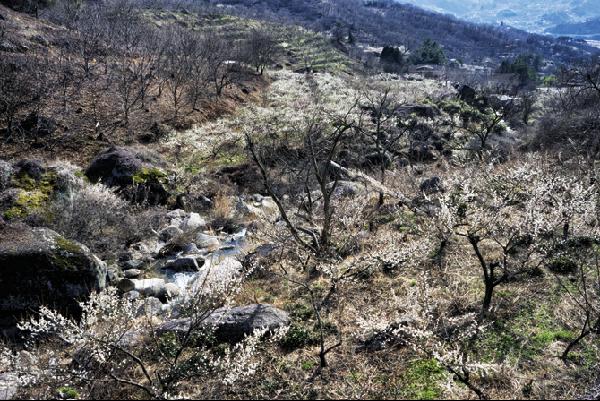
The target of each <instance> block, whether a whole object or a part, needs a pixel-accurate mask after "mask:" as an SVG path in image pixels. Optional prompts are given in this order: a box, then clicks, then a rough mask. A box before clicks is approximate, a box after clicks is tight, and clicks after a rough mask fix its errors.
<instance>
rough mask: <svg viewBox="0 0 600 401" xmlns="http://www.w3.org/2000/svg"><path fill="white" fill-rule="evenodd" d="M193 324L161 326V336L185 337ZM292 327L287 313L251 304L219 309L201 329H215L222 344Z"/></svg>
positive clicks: (186, 320)
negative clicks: (265, 330)
mask: <svg viewBox="0 0 600 401" xmlns="http://www.w3.org/2000/svg"><path fill="white" fill-rule="evenodd" d="M191 324H192V320H191V319H190V318H182V319H174V320H170V321H167V322H165V323H163V324H162V325H160V326H159V327H158V329H157V332H158V333H159V334H164V333H174V334H176V335H183V334H186V333H187V332H188V331H189V329H190V326H191ZM289 324H290V318H289V316H288V314H287V312H285V311H283V310H281V309H278V308H276V307H274V306H273V305H268V304H251V305H245V306H238V307H235V308H231V309H229V308H220V309H217V310H216V311H214V312H213V313H212V314H211V315H210V316H208V318H206V319H205V320H204V321H203V322H202V323H201V326H204V327H206V328H212V329H213V330H214V335H215V337H216V338H217V340H218V341H222V342H229V343H237V342H240V341H241V340H243V339H244V337H245V336H248V335H251V334H252V333H254V331H255V330H259V329H263V328H264V329H267V330H268V332H273V331H275V330H277V329H279V328H282V327H285V326H288V325H289Z"/></svg>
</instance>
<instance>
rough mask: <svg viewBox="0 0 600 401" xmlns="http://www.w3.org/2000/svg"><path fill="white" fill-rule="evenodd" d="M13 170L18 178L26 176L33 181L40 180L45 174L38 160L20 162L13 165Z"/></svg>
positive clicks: (44, 169)
mask: <svg viewBox="0 0 600 401" xmlns="http://www.w3.org/2000/svg"><path fill="white" fill-rule="evenodd" d="M15 170H16V172H17V175H18V176H22V175H28V176H29V177H31V178H33V179H35V180H40V179H41V178H42V175H44V173H45V172H46V168H45V167H44V166H43V165H42V163H41V162H40V161H39V160H21V161H19V162H18V163H17V164H15Z"/></svg>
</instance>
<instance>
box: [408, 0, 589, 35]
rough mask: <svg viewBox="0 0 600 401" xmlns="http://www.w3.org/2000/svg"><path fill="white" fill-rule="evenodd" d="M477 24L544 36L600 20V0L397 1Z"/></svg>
mask: <svg viewBox="0 0 600 401" xmlns="http://www.w3.org/2000/svg"><path fill="white" fill-rule="evenodd" d="M397 1H398V2H399V3H409V4H413V5H416V6H419V7H423V8H426V9H429V10H434V11H437V12H442V13H449V14H452V15H455V16H457V17H460V18H464V19H467V20H469V21H474V22H484V23H491V24H500V23H501V22H503V23H505V24H508V25H510V26H513V27H516V28H519V29H524V30H527V31H530V32H538V33H541V32H544V31H545V30H547V29H549V28H552V27H553V26H556V25H560V24H570V23H581V22H585V21H587V20H590V19H594V18H597V17H600V1H598V0H529V1H523V0H397Z"/></svg>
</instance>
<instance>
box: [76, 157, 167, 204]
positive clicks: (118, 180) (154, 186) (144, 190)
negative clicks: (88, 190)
mask: <svg viewBox="0 0 600 401" xmlns="http://www.w3.org/2000/svg"><path fill="white" fill-rule="evenodd" d="M85 175H86V176H87V177H88V178H89V179H90V181H92V182H94V183H96V182H101V183H103V184H105V185H107V186H110V187H113V186H118V187H120V188H121V193H122V194H123V195H124V196H125V197H126V198H128V199H130V200H133V201H135V202H137V203H145V202H147V203H149V204H150V205H164V204H166V202H167V200H168V198H169V193H168V192H167V190H166V189H165V187H164V185H163V184H164V182H162V181H164V178H165V176H166V175H165V174H164V172H162V171H161V170H160V169H157V168H154V167H152V166H147V165H146V166H145V165H144V163H143V161H142V160H141V158H140V157H139V156H138V155H136V154H134V153H133V152H131V151H130V150H128V149H125V148H120V147H116V146H113V147H111V148H109V149H107V150H105V151H104V152H102V153H100V154H99V155H98V156H96V158H95V159H94V160H92V162H91V163H90V165H89V167H88V168H87V170H86V171H85Z"/></svg>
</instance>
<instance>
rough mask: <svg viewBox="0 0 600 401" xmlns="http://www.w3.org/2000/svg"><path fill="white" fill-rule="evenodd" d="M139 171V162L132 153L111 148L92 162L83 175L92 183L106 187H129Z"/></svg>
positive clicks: (122, 149)
mask: <svg viewBox="0 0 600 401" xmlns="http://www.w3.org/2000/svg"><path fill="white" fill-rule="evenodd" d="M141 169H142V162H141V160H139V159H138V158H137V157H136V156H135V155H134V154H133V153H132V152H130V151H129V150H127V149H124V148H118V147H115V146H113V147H111V148H109V149H107V150H105V151H104V152H102V153H100V154H99V155H98V156H96V158H95V159H94V160H92V162H91V164H90V166H89V167H88V168H87V170H86V171H85V175H86V176H87V177H88V178H89V179H90V181H92V182H102V183H103V184H105V185H108V186H114V185H129V184H132V183H133V176H134V175H135V174H137V173H138V172H139V171H140V170H141Z"/></svg>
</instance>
